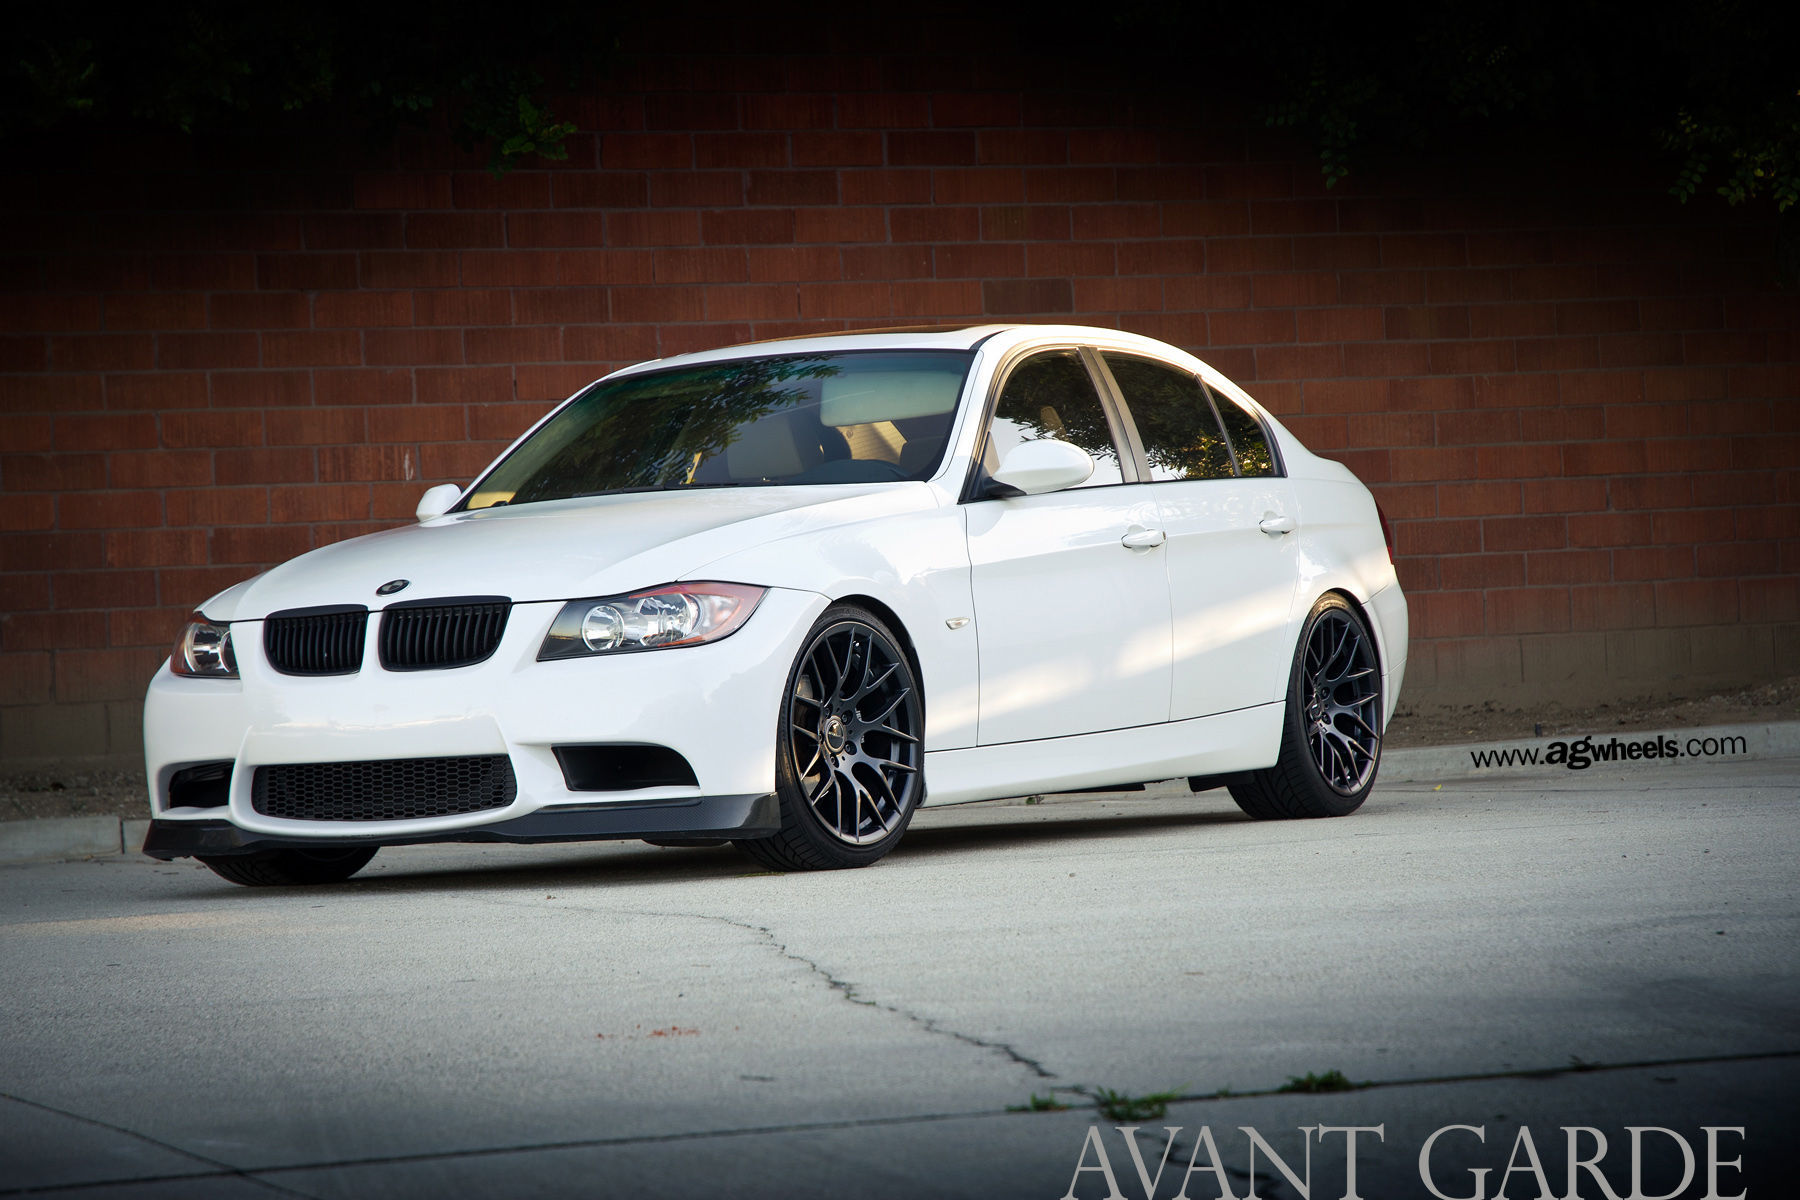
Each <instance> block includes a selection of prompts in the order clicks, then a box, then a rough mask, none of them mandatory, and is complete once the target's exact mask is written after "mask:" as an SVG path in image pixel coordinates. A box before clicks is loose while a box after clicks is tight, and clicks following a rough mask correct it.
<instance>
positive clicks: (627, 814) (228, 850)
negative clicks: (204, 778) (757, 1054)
mask: <svg viewBox="0 0 1800 1200" xmlns="http://www.w3.org/2000/svg"><path fill="white" fill-rule="evenodd" d="M780 831H781V802H780V799H779V798H778V797H777V796H776V795H775V794H774V793H773V792H765V793H762V794H756V795H745V796H701V797H697V798H695V799H692V800H652V801H645V802H642V803H637V804H633V803H630V802H624V803H619V804H589V805H581V806H562V807H558V808H546V809H541V810H539V811H538V812H534V813H528V814H527V815H525V816H523V817H514V818H512V819H511V820H507V821H496V822H495V823H494V824H492V825H471V826H465V827H464V828H461V829H449V830H445V831H444V832H442V833H414V834H399V835H383V834H380V833H371V834H368V835H365V836H358V835H351V836H349V837H320V838H309V837H294V836H292V835H289V834H278V833H257V832H255V831H253V830H249V829H240V828H239V827H237V826H236V825H233V824H232V823H231V822H230V821H211V820H201V821H154V820H153V821H151V822H150V832H149V833H148V834H146V835H145V837H144V853H145V854H147V855H149V856H150V857H151V858H160V859H163V860H164V861H167V860H169V859H172V858H188V857H197V858H212V857H215V856H216V857H221V858H223V857H228V856H230V855H233V854H256V853H259V852H261V851H264V850H322V849H342V848H344V847H346V846H417V845H424V844H426V843H431V842H598V841H626V840H632V839H636V838H646V837H655V838H667V839H670V840H693V841H702V840H716V839H720V838H759V837H769V836H771V835H773V834H776V833H779V832H780Z"/></svg>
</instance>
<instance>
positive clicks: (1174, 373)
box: [1099, 350, 1301, 720]
mask: <svg viewBox="0 0 1800 1200" xmlns="http://www.w3.org/2000/svg"><path fill="white" fill-rule="evenodd" d="M1099 359H1100V363H1101V364H1102V366H1103V367H1104V374H1105V377H1106V378H1107V379H1108V381H1109V382H1110V383H1111V385H1112V386H1113V389H1114V391H1115V394H1116V395H1117V396H1119V397H1120V398H1121V399H1122V400H1123V402H1124V411H1125V414H1126V416H1127V419H1128V432H1129V434H1130V435H1131V436H1132V437H1133V439H1134V441H1135V443H1136V448H1137V449H1138V450H1139V451H1140V452H1141V454H1142V460H1143V467H1144V470H1145V473H1146V474H1147V476H1148V479H1149V485H1148V486H1149V490H1150V492H1151V494H1152V495H1153V496H1154V498H1155V500H1156V508H1157V512H1158V520H1159V521H1160V523H1161V527H1162V528H1163V530H1164V531H1165V532H1166V534H1167V536H1168V545H1167V547H1166V555H1165V557H1166V561H1167V568H1168V575H1169V591H1170V596H1171V604H1172V626H1171V629H1172V681H1171V692H1170V703H1169V716H1170V719H1171V720H1182V719H1184V718H1187V717H1200V716H1206V715H1209V714H1212V713H1219V712H1229V711H1232V710H1234V709H1240V708H1248V707H1250V706H1252V705H1256V704H1267V703H1269V702H1271V701H1277V700H1281V699H1282V698H1283V697H1284V696H1285V693H1286V688H1287V681H1288V672H1289V669H1290V668H1291V666H1292V665H1293V656H1294V647H1293V645H1292V644H1291V642H1290V638H1291V633H1290V618H1291V617H1292V615H1293V607H1294V603H1295V596H1296V594H1297V592H1298V590H1299V586H1298V585H1299V576H1300V569H1301V564H1300V561H1299V538H1298V537H1297V536H1296V535H1295V530H1296V529H1297V521H1298V516H1299V513H1298V506H1297V505H1296V504H1295V503H1294V498H1293V495H1292V493H1291V491H1290V489H1289V486H1288V481H1287V479H1286V478H1284V477H1283V475H1282V473H1281V466H1280V463H1279V461H1278V460H1277V458H1276V455H1275V451H1274V448H1273V446H1272V444H1271V443H1270V441H1269V437H1268V433H1267V431H1266V430H1264V429H1263V428H1262V424H1261V422H1260V421H1259V420H1258V419H1257V417H1256V415H1255V414H1254V413H1252V412H1250V411H1249V410H1248V409H1246V408H1244V407H1243V406H1241V405H1239V404H1238V403H1237V402H1236V401H1235V400H1233V399H1231V398H1230V397H1228V396H1225V395H1222V394H1219V393H1217V392H1214V391H1213V390H1212V389H1210V388H1208V387H1207V386H1206V385H1205V383H1203V382H1202V381H1201V379H1200V378H1199V377H1198V376H1196V375H1195V374H1194V373H1193V372H1192V371H1189V370H1187V369H1186V368H1184V367H1181V366H1178V365H1176V364H1172V363H1167V362H1164V361H1162V360H1160V359H1154V358H1150V357H1147V356H1143V355H1136V354H1125V353H1121V352H1118V351H1113V350H1107V351H1103V352H1102V353H1101V354H1100V356H1099Z"/></svg>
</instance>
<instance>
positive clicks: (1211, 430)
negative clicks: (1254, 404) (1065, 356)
mask: <svg viewBox="0 0 1800 1200" xmlns="http://www.w3.org/2000/svg"><path fill="white" fill-rule="evenodd" d="M1101 357H1102V358H1104V359H1105V360H1106V368H1107V370H1109V371H1111V372H1112V377H1113V380H1114V382H1116V383H1117V384H1118V385H1119V392H1120V394H1121V395H1122V396H1124V398H1125V407H1126V408H1128V409H1130V410H1131V419H1132V422H1133V423H1134V424H1135V425H1136V426H1137V432H1138V440H1139V441H1141V442H1142V443H1143V444H1144V458H1145V460H1146V462H1147V463H1148V465H1149V467H1150V480H1151V482H1153V483H1162V482H1167V481H1169V480H1175V479H1230V478H1231V477H1232V475H1233V474H1234V473H1235V472H1233V470H1232V468H1231V446H1230V444H1229V443H1227V442H1226V440H1225V433H1224V431H1223V430H1222V429H1220V428H1219V418H1218V417H1217V416H1216V415H1214V413H1213V406H1212V403H1211V402H1210V401H1209V400H1207V398H1206V389H1205V387H1204V386H1203V385H1202V384H1201V382H1200V380H1199V379H1197V378H1196V377H1195V376H1193V375H1192V374H1190V373H1188V372H1187V371H1183V370H1180V369H1178V368H1175V367H1171V366H1169V365H1168V364H1167V363H1159V362H1152V361H1151V360H1150V359H1147V358H1135V357H1132V356H1131V355H1126V354H1104V355H1102V356H1101Z"/></svg>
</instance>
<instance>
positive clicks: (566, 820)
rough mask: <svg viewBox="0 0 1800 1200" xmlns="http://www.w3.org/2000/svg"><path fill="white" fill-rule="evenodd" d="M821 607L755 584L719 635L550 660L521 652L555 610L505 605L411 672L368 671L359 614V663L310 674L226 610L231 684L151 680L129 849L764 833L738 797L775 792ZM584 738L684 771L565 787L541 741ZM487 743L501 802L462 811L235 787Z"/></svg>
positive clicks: (531, 648)
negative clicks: (798, 667)
mask: <svg viewBox="0 0 1800 1200" xmlns="http://www.w3.org/2000/svg"><path fill="white" fill-rule="evenodd" d="M827 602H828V601H827V600H826V598H825V597H823V596H820V595H817V594H815V593H812V592H806V591H797V590H792V589H782V588H772V589H770V590H769V592H768V594H767V595H766V596H765V597H764V599H763V602H762V604H761V605H760V606H759V607H758V609H757V611H756V613H755V614H754V615H753V616H752V617H751V618H750V620H749V621H748V622H747V623H746V624H745V625H744V627H743V628H742V629H739V630H738V631H737V632H736V633H734V634H732V635H731V636H730V637H727V638H724V639H722V640H721V641H718V642H714V643H710V644H707V645H701V646H690V647H683V648H680V649H672V650H658V651H651V652H645V653H635V654H622V655H618V656H616V657H595V658H583V659H569V660H563V661H555V662H538V661H537V651H538V647H539V646H540V645H541V644H542V642H543V638H544V633H545V631H546V630H547V629H548V628H549V625H550V622H551V620H552V619H553V618H554V616H555V614H556V612H557V610H558V609H559V608H560V607H561V606H560V604H558V603H555V602H538V603H520V604H515V605H514V606H513V609H512V613H511V616H510V618H509V620H508V622H507V626H506V630H505V632H504V634H503V636H502V638H501V641H500V645H499V647H498V649H497V650H496V651H495V652H494V654H493V655H492V657H490V658H489V659H487V660H486V661H484V662H481V663H477V664H474V665H471V666H467V667H456V668H450V669H444V670H415V671H388V670H385V669H384V668H383V667H382V666H381V665H380V660H379V658H378V655H377V653H376V647H375V645H374V639H375V637H376V635H377V628H378V625H379V621H378V620H377V619H374V617H373V615H372V617H371V620H370V621H369V623H368V631H367V636H368V637H369V639H370V642H369V644H368V645H367V647H366V649H365V654H364V658H363V666H362V669H361V670H360V671H359V672H358V673H356V674H353V675H342V676H324V677H297V676H291V675H282V674H280V673H278V672H276V671H275V670H274V669H273V667H271V666H270V664H269V662H268V661H267V659H266V658H265V656H264V654H263V647H262V644H261V643H262V626H261V622H260V621H243V622H236V623H234V624H233V633H232V637H233V642H234V644H235V647H236V650H237V660H238V669H239V672H240V678H239V679H235V680H209V679H188V678H182V677H178V676H175V675H173V674H172V673H171V672H170V671H169V669H168V667H167V666H166V665H165V666H164V667H163V669H162V670H161V671H159V672H158V673H157V675H156V677H155V679H154V680H152V682H151V685H150V689H149V694H148V695H147V697H146V700H145V709H144V744H145V758H146V767H147V769H148V778H149V784H150V793H151V794H150V801H151V810H152V814H151V815H152V817H153V819H154V823H153V826H152V833H151V836H150V838H149V840H148V841H147V843H146V847H145V850H146V853H149V854H151V855H152V856H154V857H166V856H170V855H182V854H207V855H211V854H215V853H217V854H230V853H244V852H248V851H250V850H253V849H267V848H278V847H280V846H302V845H309V846H322V845H339V846H342V845H401V844H407V843H413V842H439V841H493V840H498V841H546V840H548V841H559V840H577V839H583V838H595V839H604V838H629V837H661V836H689V837H695V838H700V837H707V836H724V835H729V836H733V837H756V836H761V834H762V833H764V832H769V830H767V829H765V828H764V824H766V822H763V821H762V818H761V816H760V815H758V814H759V812H760V810H755V802H756V801H758V800H759V799H760V798H762V797H765V796H768V795H769V794H770V793H772V792H773V791H774V787H775V741H776V728H777V724H778V715H779V712H780V707H781V695H782V691H783V688H784V686H785V684H786V679H787V672H788V669H789V666H790V665H791V664H792V662H793V661H794V658H795V656H796V655H797V654H798V653H799V644H800V642H801V641H802V640H803V639H804V637H805V634H806V631H807V630H808V629H809V628H810V627H811V625H812V622H813V620H814V619H815V618H816V617H817V616H818V614H819V613H820V612H821V611H823V609H824V607H825V605H826V604H827ZM584 745H648V746H660V747H667V748H668V749H671V750H673V751H675V752H676V753H677V754H679V755H681V756H682V757H683V758H685V759H686V761H687V763H688V764H689V765H690V766H691V768H692V772H693V782H692V783H691V784H687V785H674V784H672V785H668V786H656V787H642V788H632V789H629V790H620V791H596V790H576V789H574V788H572V787H571V786H570V784H569V780H568V777H566V776H565V774H564V771H563V768H562V767H561V766H560V765H559V762H558V758H557V754H556V751H557V748H558V747H564V746H584ZM502 754H503V755H505V756H506V758H507V760H508V761H509V762H510V764H511V766H512V770H513V773H514V776H515V777H516V785H517V790H516V796H515V797H514V798H513V799H512V800H511V801H510V802H509V803H506V804H504V805H503V806H500V807H494V808H484V809H481V810H479V811H472V812H461V813H457V814H455V815H445V816H428V817H411V818H406V819H397V820H388V819H381V820H337V819H333V820H312V819H307V820H299V819H291V818H287V817H276V816H271V815H269V814H267V813H264V812H259V811H257V808H256V804H255V800H254V796H253V787H252V784H253V781H254V779H255V777H256V774H257V768H259V767H263V766H282V765H297V764H314V763H356V762H368V761H375V760H405V759H430V758H442V757H453V756H467V755H476V756H493V755H502ZM224 762H229V763H231V764H232V772H231V777H230V784H229V791H228V794H227V796H226V797H225V803H224V804H223V805H221V806H217V807H202V806H191V805H185V804H172V803H171V800H172V797H171V794H170V791H171V789H170V782H171V779H172V778H173V777H174V775H175V774H176V773H177V772H179V771H182V770H183V769H185V768H187V767H190V766H195V765H198V764H205V763H224ZM753 810H755V811H753ZM184 847H193V848H191V849H184Z"/></svg>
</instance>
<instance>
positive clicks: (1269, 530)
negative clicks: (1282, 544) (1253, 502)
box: [1256, 513, 1294, 537]
mask: <svg viewBox="0 0 1800 1200" xmlns="http://www.w3.org/2000/svg"><path fill="white" fill-rule="evenodd" d="M1256 527H1257V528H1258V529H1260V530H1262V531H1263V532H1264V533H1266V534H1268V535H1269V536H1270V537H1280V536H1281V535H1282V534H1284V533H1292V532H1294V518H1292V517H1278V516H1276V515H1275V514H1274V513H1270V514H1269V515H1268V516H1266V517H1264V518H1263V519H1262V520H1261V521H1259V522H1258V523H1257V526H1256Z"/></svg>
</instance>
